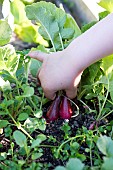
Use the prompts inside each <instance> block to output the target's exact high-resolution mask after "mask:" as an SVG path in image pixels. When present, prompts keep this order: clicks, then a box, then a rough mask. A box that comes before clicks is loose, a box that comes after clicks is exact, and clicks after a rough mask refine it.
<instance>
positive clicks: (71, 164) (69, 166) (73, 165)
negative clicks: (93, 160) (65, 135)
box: [66, 158, 84, 170]
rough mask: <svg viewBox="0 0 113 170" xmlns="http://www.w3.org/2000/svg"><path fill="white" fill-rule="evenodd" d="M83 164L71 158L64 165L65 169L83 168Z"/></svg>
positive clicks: (79, 169)
mask: <svg viewBox="0 0 113 170" xmlns="http://www.w3.org/2000/svg"><path fill="white" fill-rule="evenodd" d="M83 168H84V164H83V163H82V162H81V161H80V160H79V159H77V158H71V159H70V160H69V162H68V163H67V165H66V170H83Z"/></svg>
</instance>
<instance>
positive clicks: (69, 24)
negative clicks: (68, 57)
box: [64, 14, 81, 39]
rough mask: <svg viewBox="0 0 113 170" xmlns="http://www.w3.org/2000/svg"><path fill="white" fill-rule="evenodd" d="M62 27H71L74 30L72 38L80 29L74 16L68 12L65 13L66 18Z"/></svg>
mask: <svg viewBox="0 0 113 170" xmlns="http://www.w3.org/2000/svg"><path fill="white" fill-rule="evenodd" d="M64 27H65V28H72V29H73V30H74V31H75V32H74V36H73V39H74V38H76V37H78V36H79V35H80V34H81V30H80V28H79V26H78V25H77V23H76V21H75V20H74V18H73V17H72V16H71V15H70V14H67V18H66V22H65V25H64Z"/></svg>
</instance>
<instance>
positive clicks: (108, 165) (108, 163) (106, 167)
mask: <svg viewBox="0 0 113 170" xmlns="http://www.w3.org/2000/svg"><path fill="white" fill-rule="evenodd" d="M112 167H113V158H107V157H105V158H104V163H103V164H102V168H101V170H110V169H112Z"/></svg>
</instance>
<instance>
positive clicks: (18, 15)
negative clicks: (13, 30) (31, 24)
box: [10, 0, 28, 24]
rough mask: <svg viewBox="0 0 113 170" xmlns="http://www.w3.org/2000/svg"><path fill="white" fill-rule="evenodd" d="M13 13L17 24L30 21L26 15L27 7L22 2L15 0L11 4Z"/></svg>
mask: <svg viewBox="0 0 113 170" xmlns="http://www.w3.org/2000/svg"><path fill="white" fill-rule="evenodd" d="M10 7H11V13H12V14H13V16H14V22H15V24H21V23H23V22H25V21H26V20H28V18H27V17H26V13H25V5H24V3H23V2H22V1H21V0H13V1H12V2H11V3H10Z"/></svg>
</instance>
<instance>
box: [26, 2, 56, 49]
mask: <svg viewBox="0 0 113 170" xmlns="http://www.w3.org/2000/svg"><path fill="white" fill-rule="evenodd" d="M26 14H27V17H28V18H29V19H30V20H35V21H37V22H39V23H40V24H41V26H42V27H43V29H44V30H45V31H46V33H47V35H48V37H49V39H50V41H51V43H52V46H53V48H54V50H55V45H54V38H55V35H56V34H58V32H59V27H58V24H57V22H56V21H55V20H54V17H53V16H52V15H51V13H50V12H48V11H47V10H46V9H45V8H44V7H43V6H42V7H40V6H39V3H34V4H32V5H28V6H26ZM45 16H46V17H45ZM55 51H56V50H55Z"/></svg>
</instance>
